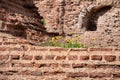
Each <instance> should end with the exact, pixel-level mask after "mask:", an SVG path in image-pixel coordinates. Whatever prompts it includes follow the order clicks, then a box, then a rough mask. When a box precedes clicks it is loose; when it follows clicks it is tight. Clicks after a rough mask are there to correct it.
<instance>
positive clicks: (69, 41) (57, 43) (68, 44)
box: [41, 36, 85, 48]
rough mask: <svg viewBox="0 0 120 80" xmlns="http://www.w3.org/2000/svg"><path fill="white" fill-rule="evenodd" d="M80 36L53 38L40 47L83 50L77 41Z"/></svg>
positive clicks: (82, 46)
mask: <svg viewBox="0 0 120 80" xmlns="http://www.w3.org/2000/svg"><path fill="white" fill-rule="evenodd" d="M79 40H80V36H77V37H75V38H71V37H63V36H55V37H52V38H50V39H48V40H47V41H44V42H42V43H41V46H54V47H62V48H84V47H85V46H84V45H83V44H82V43H81V42H80V41H79Z"/></svg>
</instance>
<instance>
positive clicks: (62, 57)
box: [56, 56, 66, 60]
mask: <svg viewBox="0 0 120 80" xmlns="http://www.w3.org/2000/svg"><path fill="white" fill-rule="evenodd" d="M65 59H66V56H57V57H56V60H65Z"/></svg>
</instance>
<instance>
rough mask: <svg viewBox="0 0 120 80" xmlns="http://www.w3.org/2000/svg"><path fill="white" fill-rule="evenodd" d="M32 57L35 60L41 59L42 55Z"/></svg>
mask: <svg viewBox="0 0 120 80" xmlns="http://www.w3.org/2000/svg"><path fill="white" fill-rule="evenodd" d="M34 58H35V60H42V59H43V57H42V56H35V57H34Z"/></svg>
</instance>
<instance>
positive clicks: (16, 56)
mask: <svg viewBox="0 0 120 80" xmlns="http://www.w3.org/2000/svg"><path fill="white" fill-rule="evenodd" d="M11 59H12V60H19V59H20V55H11Z"/></svg>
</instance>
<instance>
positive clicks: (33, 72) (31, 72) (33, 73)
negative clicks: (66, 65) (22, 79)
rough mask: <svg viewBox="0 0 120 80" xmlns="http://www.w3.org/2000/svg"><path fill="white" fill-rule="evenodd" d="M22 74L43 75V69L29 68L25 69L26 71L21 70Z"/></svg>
mask: <svg viewBox="0 0 120 80" xmlns="http://www.w3.org/2000/svg"><path fill="white" fill-rule="evenodd" d="M21 74H22V75H30V76H42V72H41V71H29V70H25V71H21Z"/></svg>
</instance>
